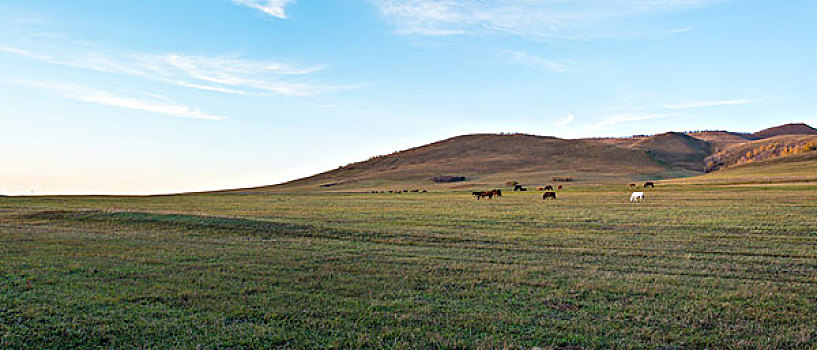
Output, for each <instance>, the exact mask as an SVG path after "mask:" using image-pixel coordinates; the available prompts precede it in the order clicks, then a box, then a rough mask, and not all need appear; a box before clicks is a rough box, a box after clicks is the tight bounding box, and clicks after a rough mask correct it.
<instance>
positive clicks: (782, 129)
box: [752, 123, 817, 139]
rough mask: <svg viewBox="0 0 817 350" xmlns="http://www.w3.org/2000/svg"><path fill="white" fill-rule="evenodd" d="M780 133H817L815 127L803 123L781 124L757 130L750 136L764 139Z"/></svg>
mask: <svg viewBox="0 0 817 350" xmlns="http://www.w3.org/2000/svg"><path fill="white" fill-rule="evenodd" d="M780 135H817V129H815V128H812V127H810V126H808V125H806V124H803V123H793V124H783V125H780V126H775V127H771V128H768V129H763V130H761V131H758V132H756V133H754V134H752V137H753V138H755V139H765V138H769V137H774V136H780Z"/></svg>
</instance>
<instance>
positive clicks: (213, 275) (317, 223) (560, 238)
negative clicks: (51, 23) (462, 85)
mask: <svg viewBox="0 0 817 350" xmlns="http://www.w3.org/2000/svg"><path fill="white" fill-rule="evenodd" d="M626 194H627V193H626V191H622V190H619V189H617V188H614V187H593V188H576V189H570V190H568V191H563V192H561V193H560V198H559V200H558V201H556V202H548V203H543V202H542V201H541V200H540V199H538V198H537V197H536V194H535V193H534V194H510V195H506V196H505V197H503V198H502V199H499V200H494V201H491V202H484V201H483V202H476V201H474V200H473V199H471V198H470V197H469V196H468V195H467V194H466V193H434V194H425V195H423V194H412V195H391V196H390V195H354V194H348V195H339V194H334V195H319V194H311V195H292V194H290V195H263V196H259V195H219V196H214V195H196V196H168V197H152V198H124V197H113V198H110V197H109V198H106V197H76V198H66V197H51V198H4V199H2V201H0V259H2V260H0V261H2V264H0V348H2V347H9V348H68V347H82V348H93V347H131V346H135V347H162V348H166V347H183V348H191V347H203V348H222V347H237V348H242V347H244V348H357V347H370V348H429V347H437V348H530V347H534V346H541V347H547V346H554V347H562V346H580V347H587V348H656V347H668V348H673V347H675V348H706V347H709V348H717V347H730V348H814V347H815V346H817V340H816V339H817V329H815V317H817V316H816V315H817V306H816V305H817V236H816V234H817V221H815V220H814V217H817V215H815V214H817V204H815V201H814V199H815V198H817V189H815V188H811V187H803V186H799V187H797V186H794V187H792V188H780V186H777V187H774V188H771V187H770V188H756V187H750V188H738V189H736V190H734V191H732V190H728V189H727V188H725V187H717V186H670V187H666V188H663V189H658V190H656V191H651V192H648V193H647V199H648V202H647V203H644V205H629V204H628V203H626V196H624V195H626Z"/></svg>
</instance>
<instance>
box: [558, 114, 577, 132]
mask: <svg viewBox="0 0 817 350" xmlns="http://www.w3.org/2000/svg"><path fill="white" fill-rule="evenodd" d="M575 119H576V116H575V115H573V113H570V114H568V115H567V116H566V117H565V119H562V120H560V121H558V122H556V123H553V125H554V126H556V127H560V128H566V127H567V126H568V125H570V123H572V122H573V120H575Z"/></svg>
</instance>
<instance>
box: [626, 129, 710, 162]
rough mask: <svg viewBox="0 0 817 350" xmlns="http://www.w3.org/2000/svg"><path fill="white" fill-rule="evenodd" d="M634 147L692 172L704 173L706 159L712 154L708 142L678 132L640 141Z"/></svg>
mask: <svg viewBox="0 0 817 350" xmlns="http://www.w3.org/2000/svg"><path fill="white" fill-rule="evenodd" d="M632 147H633V148H637V149H643V150H647V151H648V152H649V154H650V155H652V156H654V157H655V158H657V159H659V160H661V161H663V162H666V163H667V164H670V165H672V166H676V167H679V168H683V169H688V170H692V171H703V170H704V159H705V158H706V157H707V156H709V155H710V154H711V153H712V149H711V146H710V145H709V143H708V142H706V141H703V140H699V139H697V138H694V137H692V136H689V135H686V134H682V133H677V132H668V133H664V134H658V135H655V136H652V137H649V138H646V139H643V140H640V141H638V142H636V143H634V144H633V145H632Z"/></svg>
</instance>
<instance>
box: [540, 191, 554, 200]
mask: <svg viewBox="0 0 817 350" xmlns="http://www.w3.org/2000/svg"><path fill="white" fill-rule="evenodd" d="M548 198H550V199H553V200H556V192H545V193H544V194H542V199H548Z"/></svg>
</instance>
